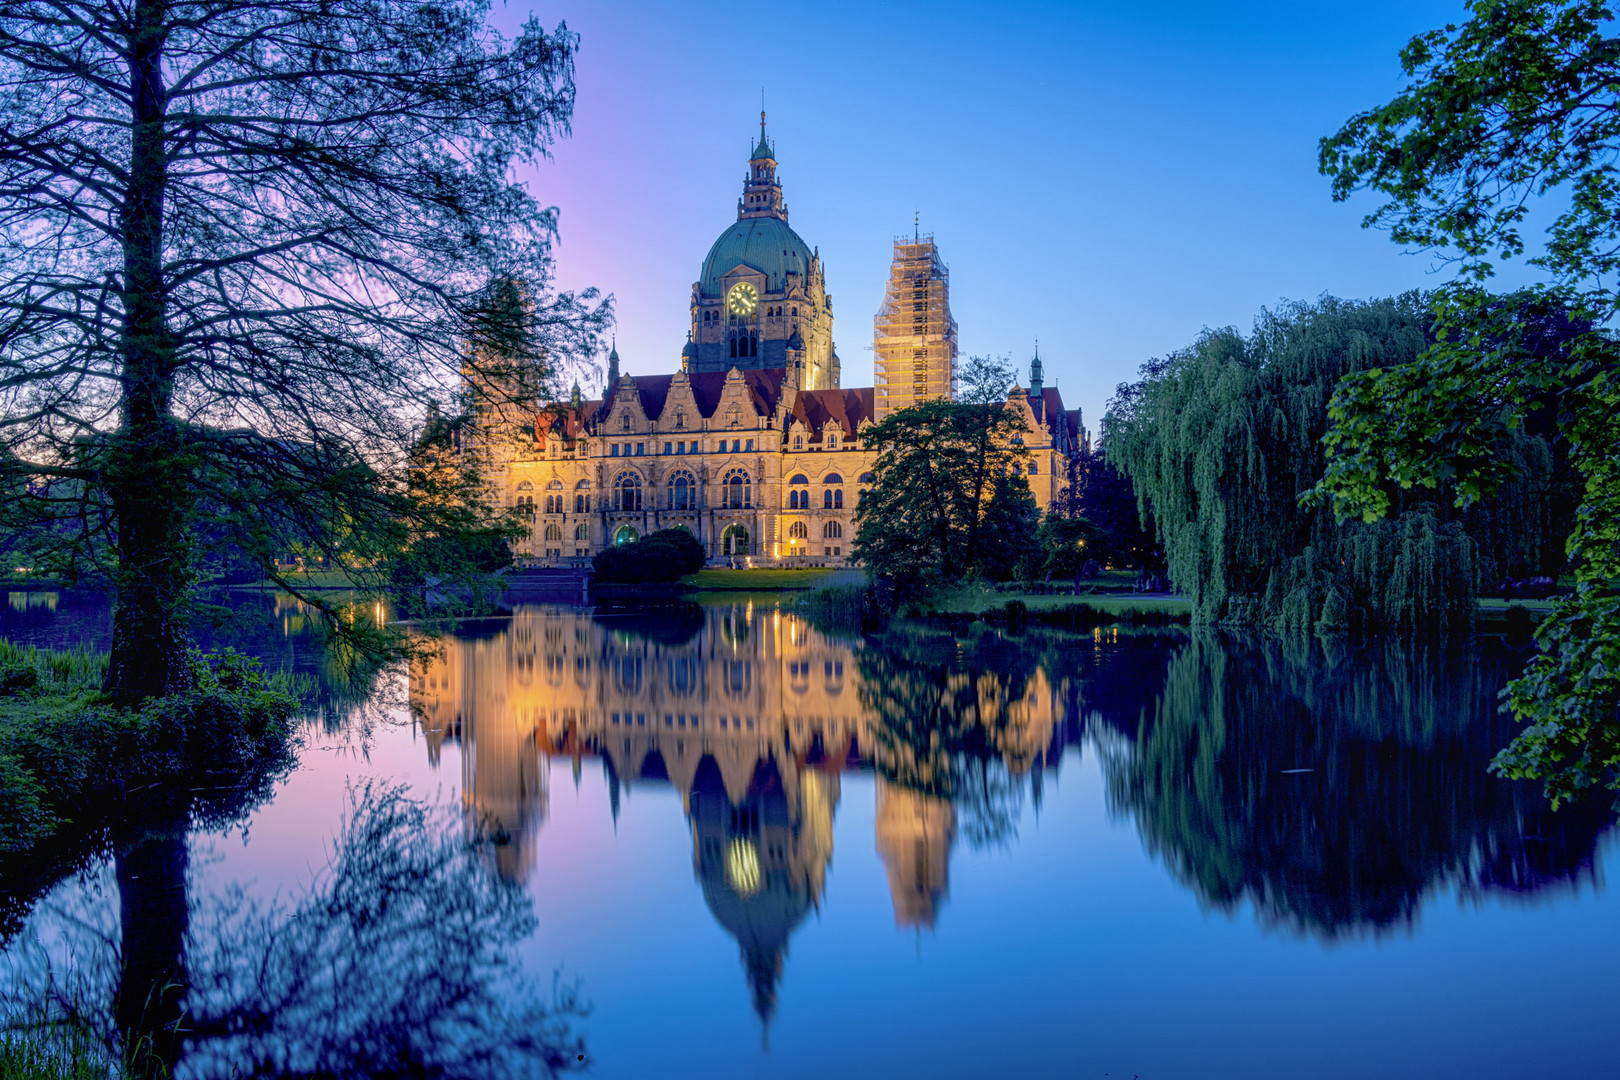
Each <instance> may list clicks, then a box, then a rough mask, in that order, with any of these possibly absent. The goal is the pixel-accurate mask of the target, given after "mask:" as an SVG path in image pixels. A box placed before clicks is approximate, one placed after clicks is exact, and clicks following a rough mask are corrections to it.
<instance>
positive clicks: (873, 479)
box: [858, 472, 877, 484]
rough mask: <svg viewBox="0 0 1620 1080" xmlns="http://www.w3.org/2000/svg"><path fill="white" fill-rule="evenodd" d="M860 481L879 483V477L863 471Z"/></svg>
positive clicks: (863, 482)
mask: <svg viewBox="0 0 1620 1080" xmlns="http://www.w3.org/2000/svg"><path fill="white" fill-rule="evenodd" d="M858 482H859V483H862V484H875V483H877V477H875V476H873V475H872V474H871V473H869V472H863V473H861V478H860V480H859V481H858Z"/></svg>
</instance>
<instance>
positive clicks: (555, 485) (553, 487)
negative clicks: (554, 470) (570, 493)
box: [546, 476, 562, 491]
mask: <svg viewBox="0 0 1620 1080" xmlns="http://www.w3.org/2000/svg"><path fill="white" fill-rule="evenodd" d="M546 490H547V491H561V490H562V481H561V480H559V479H557V478H556V477H555V476H553V477H552V478H551V483H549V484H547V485H546Z"/></svg>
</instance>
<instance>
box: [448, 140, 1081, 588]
mask: <svg viewBox="0 0 1620 1080" xmlns="http://www.w3.org/2000/svg"><path fill="white" fill-rule="evenodd" d="M749 168H750V172H749V177H748V180H747V181H746V183H745V187H744V195H743V199H742V200H740V201H739V203H738V221H737V225H736V226H733V227H731V228H728V230H727V231H726V233H723V234H722V235H721V237H720V239H718V240H717V241H716V242H715V244H714V246H713V248H711V250H710V252H709V256H708V258H707V259H705V261H704V269H703V277H702V278H701V279H700V280H699V281H698V282H697V283H696V285H694V287H693V292H692V321H693V328H692V332H691V336H690V338H689V340H688V341H687V344H686V347H685V349H684V350H683V351H682V354H681V364H680V370H679V371H677V372H676V373H675V374H673V375H628V374H621V371H620V365H621V360H620V358H619V354H618V350H617V348H615V349H614V351H613V352H612V353H611V354H610V356H609V358H608V382H607V387H606V392H605V393H604V395H603V396H602V398H600V399H597V400H580V399H579V398H578V396H577V395H576V397H575V399H574V400H573V401H571V402H566V403H556V404H553V405H548V406H545V407H543V408H541V409H540V410H539V411H538V414H533V413H528V414H524V416H519V417H513V416H511V415H508V414H507V413H509V412H510V410H507V412H504V413H501V414H500V415H499V417H498V418H497V419H494V420H492V421H491V422H488V423H484V422H481V423H480V424H479V430H478V432H477V433H476V434H475V436H474V440H475V444H476V445H477V446H478V447H479V448H480V451H481V452H482V453H483V454H484V456H485V462H486V468H487V470H488V475H489V477H490V480H491V482H492V483H493V484H494V485H495V487H496V490H497V493H498V496H499V497H500V498H501V499H502V500H503V501H504V502H505V503H506V504H507V505H512V506H521V507H524V508H525V510H526V512H527V513H528V514H529V515H530V516H531V517H532V519H533V522H534V524H533V527H532V529H531V530H530V534H529V536H528V538H527V540H526V541H523V542H521V543H520V544H519V545H518V549H517V553H516V554H517V556H518V558H519V560H520V561H521V562H523V563H527V564H531V565H534V564H538V565H548V564H550V565H555V564H563V563H568V562H571V561H574V560H583V559H586V558H588V557H589V556H591V555H592V554H594V553H596V552H597V551H600V550H601V549H602V548H604V547H605V546H607V545H608V544H611V543H615V542H623V541H626V540H631V539H635V538H636V537H639V536H642V535H644V534H646V533H649V532H653V531H655V530H658V529H666V528H672V527H676V526H681V527H684V528H686V529H688V530H690V531H691V532H692V534H693V535H694V536H696V537H697V538H698V540H699V541H701V542H702V543H703V545H704V547H705V548H706V550H707V551H708V554H709V559H710V561H711V563H712V564H714V565H739V566H742V565H748V566H846V565H849V564H850V562H851V560H850V554H849V552H850V546H851V544H852V543H853V542H854V539H855V508H856V506H857V505H858V504H859V501H860V496H861V491H862V490H863V487H864V486H865V485H867V484H869V483H871V477H872V467H873V459H874V457H875V454H874V453H873V452H872V451H870V450H868V449H867V447H866V445H865V440H864V438H863V433H864V429H865V428H866V427H867V426H868V425H870V424H871V423H872V422H873V421H874V419H875V416H874V413H875V404H874V391H873V389H872V388H871V387H862V388H857V389H844V388H841V387H840V386H839V383H838V380H839V366H838V358H837V354H836V352H834V350H833V347H832V302H831V299H830V298H829V297H828V296H827V294H826V289H825V284H824V281H823V278H822V269H821V261H820V256H819V254H817V253H815V252H813V251H812V250H811V249H808V248H806V246H805V245H804V242H803V241H802V240H800V239H799V238H798V236H797V234H796V233H793V231H792V230H791V229H789V228H788V227H787V209H786V206H785V204H783V202H782V195H781V184H780V182H779V181H778V180H777V179H776V161H775V151H774V150H772V149H771V148H770V147H769V145H768V144H767V143H766V141H765V138H764V126H763V122H762V124H761V135H760V142H759V145H758V147H756V149H755V150H754V153H753V156H752V158H751V159H750V162H749ZM739 229H740V230H742V231H741V232H738V231H737V230H739ZM1008 407H1009V408H1012V409H1017V410H1020V411H1022V412H1023V413H1024V418H1025V421H1026V423H1027V425H1028V427H1029V429H1030V430H1029V432H1028V434H1026V435H1025V436H1024V438H1025V445H1026V446H1027V448H1028V449H1029V452H1030V456H1029V459H1028V466H1027V468H1028V473H1029V481H1030V488H1031V489H1032V491H1033V492H1034V494H1035V499H1036V502H1037V503H1038V504H1039V505H1040V507H1041V509H1042V511H1043V512H1044V511H1045V510H1046V509H1047V508H1048V507H1049V506H1050V505H1051V504H1052V502H1053V501H1054V500H1055V499H1057V498H1058V497H1059V494H1060V492H1061V490H1062V487H1063V483H1064V477H1065V476H1066V468H1065V466H1066V464H1067V460H1068V458H1069V457H1070V456H1072V455H1074V454H1076V453H1078V452H1079V451H1080V449H1081V448H1082V447H1083V446H1084V444H1085V441H1086V434H1085V430H1084V428H1083V427H1082V426H1081V423H1080V415H1079V412H1078V411H1066V410H1065V409H1064V408H1063V402H1062V399H1061V397H1059V396H1058V394H1057V391H1056V389H1055V388H1045V389H1042V388H1039V386H1038V384H1037V385H1036V386H1034V387H1032V391H1031V392H1026V391H1024V390H1022V389H1020V388H1014V390H1013V391H1012V393H1011V394H1010V395H1009V398H1008ZM490 415H491V416H492V417H494V416H495V414H494V413H493V412H492V413H490ZM528 417H532V418H533V422H532V423H530V422H528V419H527V418H528ZM531 507H532V509H529V508H531Z"/></svg>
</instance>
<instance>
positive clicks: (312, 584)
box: [233, 570, 359, 589]
mask: <svg viewBox="0 0 1620 1080" xmlns="http://www.w3.org/2000/svg"><path fill="white" fill-rule="evenodd" d="M285 577H286V578H287V581H288V583H289V584H291V585H295V586H297V587H298V588H301V589H354V588H358V587H359V586H357V585H356V584H355V583H354V581H353V580H352V579H351V578H350V577H349V575H348V574H346V573H344V572H343V571H342V570H296V571H293V572H291V573H288V574H286V575H285ZM234 584H235V583H233V585H234ZM240 587H241V588H244V589H279V588H280V587H281V586H279V585H277V584H276V583H275V582H273V581H270V580H268V579H266V580H264V581H254V582H244V583H241V585H240Z"/></svg>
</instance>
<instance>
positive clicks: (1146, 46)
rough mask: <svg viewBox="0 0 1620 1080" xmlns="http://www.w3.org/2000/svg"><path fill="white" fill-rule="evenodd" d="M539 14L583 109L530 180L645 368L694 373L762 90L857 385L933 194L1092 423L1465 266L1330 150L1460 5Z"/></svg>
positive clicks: (866, 374)
mask: <svg viewBox="0 0 1620 1080" xmlns="http://www.w3.org/2000/svg"><path fill="white" fill-rule="evenodd" d="M530 10H531V9H530V8H527V7H523V6H519V5H511V6H505V7H497V8H496V9H495V12H494V18H495V20H496V22H497V24H499V25H502V26H507V27H511V26H515V25H516V23H517V22H518V21H520V20H521V19H522V18H523V17H525V16H526V15H527V14H528V13H529V11H530ZM533 11H534V14H535V15H536V16H537V17H538V18H539V19H540V21H541V22H542V23H544V24H545V25H547V26H555V25H556V23H557V22H558V21H559V20H564V19H565V20H566V21H567V24H568V26H569V28H570V29H572V30H574V31H576V32H578V33H579V34H580V35H581V46H580V54H579V61H578V89H579V101H578V108H577V110H576V113H575V118H574V135H573V137H572V138H570V139H567V140H565V141H563V142H561V143H559V144H558V145H557V146H556V147H555V156H554V159H553V160H552V161H550V162H546V163H544V164H542V165H540V166H539V167H538V168H536V169H534V170H532V171H530V172H526V174H525V175H526V177H527V178H528V179H529V181H530V184H531V189H532V190H533V191H534V193H535V194H536V195H537V196H538V197H539V198H540V199H541V200H543V201H544V202H546V203H548V204H555V205H557V206H559V207H560V208H561V222H562V243H561V246H560V248H559V249H558V282H559V284H561V285H562V286H564V287H568V288H581V287H584V286H587V285H595V286H597V287H599V288H600V289H602V290H603V292H606V293H612V294H613V295H614V297H615V299H616V304H617V312H618V330H617V335H618V343H619V352H620V354H621V356H622V357H623V365H624V370H625V371H626V372H627V373H630V374H647V373H657V372H668V371H672V370H674V369H675V368H676V367H677V365H678V360H679V353H680V348H681V346H682V344H683V343H684V342H685V335H686V330H687V326H688V316H687V303H688V297H689V294H690V291H691V285H692V282H693V281H694V280H695V279H696V277H697V276H698V271H699V267H700V265H701V263H702V260H703V257H704V255H705V254H706V253H707V251H708V249H709V245H710V244H711V243H712V242H713V241H714V238H715V237H716V236H717V235H719V233H720V232H721V230H723V229H724V228H725V227H726V226H727V225H728V224H729V223H730V222H731V221H733V220H734V219H735V214H736V209H735V208H736V200H737V195H738V193H739V192H740V190H741V186H742V179H743V172H744V162H745V160H746V158H747V154H748V149H749V146H750V140H751V139H752V138H754V137H755V136H756V135H757V134H758V126H757V124H758V113H759V100H760V90H761V87H762V86H763V88H764V91H765V95H766V107H767V110H768V112H769V116H770V134H771V136H772V137H773V138H774V140H775V142H776V146H777V152H778V157H779V160H780V173H781V176H782V179H783V184H784V189H785V192H786V196H787V203H788V207H789V211H790V213H791V219H790V222H791V224H792V225H793V227H794V228H795V229H796V230H797V231H798V232H799V234H800V235H801V236H803V237H804V239H805V240H806V241H807V242H808V243H809V244H811V245H813V246H819V248H820V250H821V255H822V258H823V260H824V262H825V265H826V270H827V282H828V288H829V290H830V291H831V293H832V294H833V298H834V316H835V322H834V334H835V340H836V342H837V347H838V352H839V355H840V357H841V358H842V360H843V384H844V385H845V386H863V385H868V386H869V385H871V379H872V374H871V373H872V352H871V351H870V346H871V342H872V318H873V315H874V314H875V313H876V311H877V308H878V304H879V302H880V301H881V298H882V292H883V284H884V280H885V278H886V276H887V273H888V266H889V259H890V253H891V252H890V244H891V242H892V240H893V239H894V237H895V236H896V235H897V234H900V233H909V232H910V231H911V228H912V220H913V214H914V212H918V211H920V213H921V220H922V228H923V229H924V231H931V232H933V233H934V235H935V237H936V238H937V240H938V242H939V245H940V248H941V250H942V252H943V254H944V256H945V258H946V260H947V262H948V263H949V265H950V268H951V290H952V291H951V301H952V309H953V312H954V314H955V316H956V319H957V321H958V323H959V324H960V327H961V347H962V354H963V356H964V357H966V356H967V355H969V354H975V353H991V354H997V355H1003V354H1004V355H1009V356H1011V357H1012V358H1013V359H1014V360H1015V361H1016V362H1017V364H1018V366H1019V370H1020V372H1021V377H1022V376H1027V370H1028V362H1029V359H1030V356H1031V353H1032V350H1033V347H1034V344H1035V341H1036V339H1039V340H1040V349H1041V355H1042V358H1043V360H1044V361H1045V362H1046V371H1047V379H1048V382H1051V381H1052V380H1054V379H1055V380H1056V381H1057V383H1058V386H1059V388H1060V389H1061V390H1062V391H1063V393H1064V398H1065V400H1066V402H1067V403H1068V404H1069V405H1070V406H1071V407H1072V406H1074V405H1079V406H1081V407H1082V408H1083V409H1084V413H1085V420H1086V423H1087V424H1088V425H1089V426H1091V427H1093V429H1095V426H1096V421H1097V420H1098V419H1099V417H1100V415H1101V412H1102V408H1103V405H1104V402H1105V401H1106V400H1107V398H1108V397H1109V395H1110V394H1111V393H1112V391H1113V388H1114V386H1115V385H1116V384H1117V383H1119V382H1121V381H1122V380H1126V379H1130V378H1132V377H1133V375H1134V373H1135V371H1136V369H1137V367H1138V365H1139V364H1141V363H1142V362H1143V361H1144V360H1146V359H1148V358H1150V357H1153V356H1159V355H1163V354H1165V353H1167V352H1169V351H1171V350H1174V349H1177V348H1180V347H1182V346H1185V345H1187V344H1189V343H1190V342H1191V341H1192V340H1193V339H1194V338H1195V337H1196V336H1197V335H1198V333H1199V331H1200V330H1201V329H1202V328H1204V327H1217V326H1226V325H1236V326H1238V327H1240V328H1243V329H1245V330H1246V329H1248V328H1249V327H1250V325H1251V324H1252V322H1253V319H1254V317H1255V315H1256V314H1257V313H1258V312H1259V310H1260V309H1261V308H1262V307H1267V306H1275V305H1276V304H1278V303H1279V302H1281V301H1283V300H1285V299H1305V300H1309V299H1313V298H1315V297H1316V296H1318V295H1320V294H1322V293H1323V292H1330V293H1333V294H1336V295H1339V296H1345V297H1372V296H1382V295H1389V294H1392V293H1397V292H1401V291H1404V290H1407V289H1411V288H1421V287H1428V286H1433V285H1435V284H1437V283H1438V282H1439V281H1441V280H1443V274H1437V273H1436V263H1435V261H1434V259H1433V258H1432V257H1430V256H1428V255H1425V254H1408V253H1403V252H1402V251H1401V250H1399V249H1398V248H1396V247H1395V246H1394V245H1393V244H1391V243H1390V242H1389V240H1388V238H1387V237H1386V236H1385V235H1384V234H1382V233H1375V232H1367V231H1365V230H1363V229H1362V228H1361V226H1360V220H1361V216H1362V214H1364V213H1365V212H1366V211H1367V210H1368V209H1369V208H1370V207H1371V206H1372V205H1373V203H1372V202H1371V200H1359V201H1357V202H1353V203H1351V204H1349V205H1340V204H1335V203H1333V202H1332V201H1331V199H1330V198H1329V194H1328V183H1327V180H1326V179H1325V178H1323V177H1321V176H1320V175H1318V173H1317V169H1316V143H1317V140H1318V139H1319V138H1320V137H1321V136H1323V135H1325V134H1328V133H1330V132H1332V131H1333V130H1335V129H1336V128H1337V126H1338V125H1339V124H1340V123H1342V122H1343V121H1344V120H1345V119H1346V118H1347V117H1349V116H1350V115H1351V114H1352V113H1354V112H1355V111H1357V110H1358V109H1362V108H1366V107H1369V106H1372V105H1375V104H1378V103H1380V102H1382V101H1385V100H1387V99H1388V98H1389V97H1391V96H1392V95H1393V94H1394V93H1395V92H1396V91H1397V90H1398V88H1399V86H1400V85H1401V76H1400V69H1399V65H1398V62H1397V54H1398V52H1399V49H1400V48H1401V46H1402V45H1403V44H1404V43H1405V42H1406V41H1407V39H1408V38H1410V37H1411V36H1412V35H1413V34H1415V33H1418V32H1421V31H1424V30H1427V29H1432V28H1435V27H1438V26H1441V25H1443V24H1444V23H1445V22H1447V21H1448V20H1452V21H1455V20H1457V19H1460V18H1461V17H1462V16H1463V15H1464V11H1463V9H1462V6H1461V4H1460V3H1456V2H1436V0H1402V2H1385V0H1368V2H1363V3H1358V4H1348V5H1322V4H1307V3H1297V4H1285V3H1269V4H1268V3H1241V2H1240V3H1232V4H1226V5H1219V6H1217V5H1208V4H1191V3H1165V2H1158V3H1133V4H1100V3H1093V4H1080V3H1076V4H1015V5H997V6H995V7H993V8H992V7H985V6H980V5H966V4H957V3H944V2H941V3H933V4H872V3H857V4H846V3H836V2H834V3H823V4H819V5H804V4H799V5H780V4H709V5H696V4H692V5H675V4H666V3H646V2H632V0H592V2H589V3H581V4H572V5H570V4H563V5H556V6H546V7H540V8H534V9H533ZM598 385H599V384H598ZM586 389H587V390H592V389H595V386H589V385H588V386H587V387H586Z"/></svg>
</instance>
